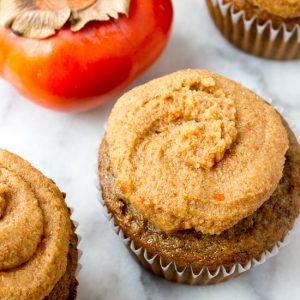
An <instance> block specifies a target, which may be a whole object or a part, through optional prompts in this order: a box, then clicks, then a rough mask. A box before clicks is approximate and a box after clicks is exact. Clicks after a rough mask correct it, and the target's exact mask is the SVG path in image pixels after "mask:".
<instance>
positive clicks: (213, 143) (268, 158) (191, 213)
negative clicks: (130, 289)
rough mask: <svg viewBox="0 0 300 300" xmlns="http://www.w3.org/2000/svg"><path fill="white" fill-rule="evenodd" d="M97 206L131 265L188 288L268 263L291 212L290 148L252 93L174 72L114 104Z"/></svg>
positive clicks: (298, 161)
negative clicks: (109, 220)
mask: <svg viewBox="0 0 300 300" xmlns="http://www.w3.org/2000/svg"><path fill="white" fill-rule="evenodd" d="M99 174H100V183H101V188H102V196H103V200H104V205H105V206H106V207H107V210H108V212H109V214H110V215H111V217H112V220H113V222H114V224H115V225H116V226H117V230H118V231H120V233H119V235H120V236H121V237H122V239H123V240H124V242H125V243H126V244H127V245H128V248H129V250H130V251H131V252H132V253H133V254H134V256H135V257H136V258H137V259H138V260H139V261H140V262H141V263H142V264H143V265H144V266H145V267H146V268H148V269H150V270H152V271H153V272H154V273H156V274H157V275H160V276H163V277H164V278H166V279H169V280H173V281H178V282H184V283H189V284H208V283H216V282H220V281H223V280H225V279H228V278H230V277H234V276H236V275H238V274H240V273H241V272H244V271H245V270H248V269H250V268H251V267H253V266H255V265H257V264H260V263H262V262H264V261H265V259H266V258H268V257H270V256H272V255H274V254H275V253H276V252H277V251H278V248H279V247H280V246H281V245H282V244H281V241H283V239H284V238H285V236H286V235H287V234H288V232H289V231H290V230H291V229H292V227H293V224H294V220H295V219H296V217H297V216H298V214H299V211H300V185H299V183H300V148H299V145H298V143H297V141H296V138H295V136H294V134H293V133H292V131H291V130H290V129H289V127H288V125H287V124H286V122H285V121H284V120H283V119H282V118H281V117H280V115H279V114H278V113H277V112H276V111H275V110H274V108H272V107H271V106H270V105H269V104H267V103H266V102H265V101H263V99H261V98H260V97H259V96H257V95H256V94H254V93H252V92H251V91H249V90H247V89H246V88H244V87H242V86H241V85H239V84H238V83H235V82H233V81H231V80H229V79H227V78H224V77H222V76H220V75H217V74H215V73H212V72H209V71H203V70H184V71H179V72H176V73H173V74H171V75H168V76H165V77H162V78H158V79H155V80H153V81H150V82H149V83H147V84H145V85H142V86H139V87H137V88H134V89H133V90H131V91H130V92H128V93H127V94H125V95H123V96H122V97H121V98H120V99H119V100H118V102H117V103H116V105H115V107H114V108H113V110H112V113H111V115H110V117H109V121H108V125H107V130H106V134H105V136H104V138H103V141H102V143H101V146H100V150H99Z"/></svg>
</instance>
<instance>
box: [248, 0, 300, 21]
mask: <svg viewBox="0 0 300 300" xmlns="http://www.w3.org/2000/svg"><path fill="white" fill-rule="evenodd" d="M247 1H249V2H250V3H252V4H253V5H256V6H258V7H260V8H262V9H264V10H266V11H267V12H269V13H271V14H273V15H276V16H280V17H282V18H296V17H300V0H273V1H270V0H247Z"/></svg>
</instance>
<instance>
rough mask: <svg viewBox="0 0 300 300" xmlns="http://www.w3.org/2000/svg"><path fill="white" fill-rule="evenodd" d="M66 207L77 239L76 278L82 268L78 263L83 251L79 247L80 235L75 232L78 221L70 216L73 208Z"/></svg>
mask: <svg viewBox="0 0 300 300" xmlns="http://www.w3.org/2000/svg"><path fill="white" fill-rule="evenodd" d="M68 208H69V212H70V220H71V222H72V223H73V225H74V234H75V235H76V236H77V240H78V242H77V253H78V262H77V268H76V272H75V276H76V279H77V277H78V275H79V273H80V271H81V269H82V265H81V263H80V259H81V257H82V254H83V252H82V250H81V249H79V244H80V242H81V239H82V238H81V235H79V234H78V233H77V228H78V226H79V222H77V221H75V220H74V219H73V218H72V215H73V212H74V208H73V207H68ZM77 281H78V279H77ZM78 285H79V281H78Z"/></svg>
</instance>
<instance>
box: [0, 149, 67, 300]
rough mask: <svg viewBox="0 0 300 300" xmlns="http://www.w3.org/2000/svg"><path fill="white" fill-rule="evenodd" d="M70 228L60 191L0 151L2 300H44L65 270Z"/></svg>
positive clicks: (13, 157) (26, 165)
mask: <svg viewBox="0 0 300 300" xmlns="http://www.w3.org/2000/svg"><path fill="white" fill-rule="evenodd" d="M70 233H71V225H70V221H69V215H68V210H67V207H66V205H65V203H64V199H63V196H62V194H61V192H60V191H59V190H58V189H57V188H56V186H55V184H53V182H52V181H50V180H49V179H47V178H46V177H45V176H43V175H42V174H41V173H40V172H39V171H37V170H36V169H34V168H33V167H32V166H31V165H30V164H29V163H27V162H25V161H24V160H22V159H21V158H19V157H17V156H16V155H13V154H11V153H9V152H7V151H4V150H0V299H3V300H13V299H14V300H15V299H22V300H23V299H24V300H26V299H28V300H29V299H30V300H35V299H44V298H45V297H46V296H48V295H49V294H50V292H51V291H52V289H53V288H54V286H55V284H56V283H57V282H58V281H59V279H60V278H61V277H62V276H63V274H64V273H65V271H66V266H67V254H68V251H69V239H70Z"/></svg>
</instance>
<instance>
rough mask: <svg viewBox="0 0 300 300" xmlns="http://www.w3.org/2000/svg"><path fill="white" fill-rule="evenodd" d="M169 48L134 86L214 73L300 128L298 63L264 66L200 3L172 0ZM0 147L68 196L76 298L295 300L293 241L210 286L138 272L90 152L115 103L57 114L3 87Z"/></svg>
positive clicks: (299, 276)
mask: <svg viewBox="0 0 300 300" xmlns="http://www.w3.org/2000/svg"><path fill="white" fill-rule="evenodd" d="M174 7H175V23H174V30H173V34H172V37H171V40H170V44H169V46H168V48H167V50H166V51H165V53H164V54H163V55H162V57H161V58H160V59H159V61H158V62H156V63H155V64H154V65H153V66H152V67H151V68H150V69H149V70H148V71H147V72H146V73H145V74H144V75H143V76H142V77H140V78H139V79H138V80H137V81H135V82H134V83H133V84H132V85H131V86H134V85H137V84H140V83H143V82H146V81H148V80H149V79H152V78H154V77H157V76H160V75H164V74H167V73H169V72H171V71H175V70H178V69H182V68H205V69H210V70H213V71H217V72H219V73H221V74H224V75H226V76H228V77H231V78H232V79H235V80H237V81H239V82H242V83H243V84H244V85H246V86H247V87H249V88H250V89H253V90H255V91H258V93H260V94H262V95H265V96H266V97H271V98H273V101H274V104H275V105H279V106H280V107H283V108H284V112H285V114H286V115H287V116H288V118H289V120H290V121H291V122H292V123H294V126H295V130H298V131H299V128H300V107H299V105H300V61H297V62H294V61H293V62H275V61H265V60H262V59H259V58H256V57H251V56H249V55H247V54H244V53H242V52H239V51H238V50H236V49H235V48H233V47H232V46H231V45H229V44H228V43H227V41H225V40H224V39H223V38H222V37H221V35H220V34H219V33H218V31H217V29H216V28H215V27H214V25H213V24H212V22H211V20H210V18H209V16H208V12H207V10H206V7H205V4H204V1H203V0H185V1H183V0H174ZM0 100H1V104H0V136H1V139H0V147H2V148H6V149H9V150H10V151H12V152H15V153H17V154H19V155H21V156H22V157H24V158H26V159H27V160H29V161H30V162H31V163H32V164H33V165H35V166H36V167H37V168H39V169H40V170H41V171H43V172H44V173H45V174H46V175H47V176H48V177H51V178H53V179H54V180H55V181H56V183H57V184H58V185H59V186H60V188H61V189H62V190H64V191H65V192H67V202H68V204H69V206H71V207H73V208H74V209H75V211H74V215H73V218H74V219H75V220H77V221H79V223H80V226H79V228H78V233H79V234H80V235H81V236H82V242H81V243H80V248H81V249H82V250H83V253H84V254H83V257H82V259H81V264H82V265H83V268H82V270H81V272H80V274H79V277H78V279H79V281H80V286H79V290H78V299H80V300H96V299H101V300H116V299H122V300H131V299H140V300H146V299H147V300H168V299H170V300H171V299H178V300H180V299H183V300H187V299H189V300H193V299H195V300H196V299H197V300H199V299H216V300H219V299H222V300H228V299H243V300H283V299H300V284H299V280H300V260H299V254H298V253H299V250H300V235H298V236H295V237H294V238H293V240H292V242H291V243H290V244H289V245H288V246H287V247H286V248H284V249H283V250H282V251H281V252H280V253H279V255H277V256H276V257H275V258H272V259H271V260H269V261H268V262H267V263H265V264H264V265H262V266H260V267H258V268H257V269H254V270H252V271H250V272H248V273H247V274H244V275H243V276H241V277H239V278H237V279H235V280H232V281H229V282H227V283H223V284H219V285H216V286H209V287H190V286H185V285H179V284H174V283H169V282H166V281H164V280H162V279H160V278H156V277H154V276H153V275H151V274H149V273H148V272H147V271H145V270H143V269H141V268H140V267H139V266H138V265H137V264H136V263H135V262H134V261H133V260H132V258H131V257H130V255H129V254H128V253H127V250H126V249H125V247H124V246H123V244H122V243H121V242H120V241H119V239H118V238H117V236H116V235H115V233H114V232H113V231H112V230H111V228H110V227H109V225H108V223H107V221H106V219H105V217H104V216H103V212H102V209H101V206H100V204H99V203H98V198H99V195H98V193H97V187H96V185H97V184H96V181H97V176H96V163H97V147H98V144H99V142H100V140H101V137H102V136H103V133H104V127H103V126H104V124H105V122H106V120H107V117H108V115H109V112H110V110H111V108H112V106H113V103H114V101H112V102H110V103H108V104H106V105H104V106H102V107H100V108H98V109H96V110H93V111H90V112H86V113H81V114H61V113H55V112H51V111H47V110H44V109H42V108H39V107H37V106H35V105H33V104H31V103H29V102H27V101H25V100H24V99H22V98H21V97H20V96H19V95H18V94H17V93H16V92H15V91H14V90H13V89H12V88H11V87H10V86H9V85H8V84H7V83H5V82H4V81H0Z"/></svg>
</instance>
